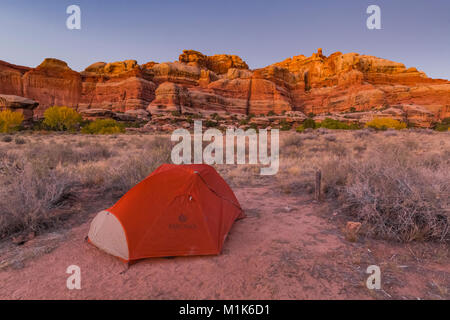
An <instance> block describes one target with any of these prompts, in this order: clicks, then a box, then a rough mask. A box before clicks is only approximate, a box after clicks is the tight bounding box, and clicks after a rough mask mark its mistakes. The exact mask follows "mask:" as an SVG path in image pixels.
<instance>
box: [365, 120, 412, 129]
mask: <svg viewBox="0 0 450 320" xmlns="http://www.w3.org/2000/svg"><path fill="white" fill-rule="evenodd" d="M366 127H369V128H373V129H377V130H387V129H396V130H400V129H405V128H406V123H404V122H401V121H398V120H395V119H391V118H375V119H373V120H371V121H369V122H367V123H366Z"/></svg>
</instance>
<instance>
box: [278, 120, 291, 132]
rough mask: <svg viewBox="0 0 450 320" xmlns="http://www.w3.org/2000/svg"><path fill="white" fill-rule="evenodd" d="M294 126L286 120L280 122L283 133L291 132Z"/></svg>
mask: <svg viewBox="0 0 450 320" xmlns="http://www.w3.org/2000/svg"><path fill="white" fill-rule="evenodd" d="M291 128H292V125H291V124H290V123H288V122H286V121H285V120H283V121H281V122H280V130H281V131H289V130H291Z"/></svg>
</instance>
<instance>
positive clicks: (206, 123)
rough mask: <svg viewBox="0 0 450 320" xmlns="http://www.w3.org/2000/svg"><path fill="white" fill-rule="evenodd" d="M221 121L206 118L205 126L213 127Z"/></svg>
mask: <svg viewBox="0 0 450 320" xmlns="http://www.w3.org/2000/svg"><path fill="white" fill-rule="evenodd" d="M218 124H219V123H218V122H217V121H215V120H206V121H205V127H207V128H212V127H217V125H218Z"/></svg>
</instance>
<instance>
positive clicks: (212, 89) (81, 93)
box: [0, 49, 450, 126]
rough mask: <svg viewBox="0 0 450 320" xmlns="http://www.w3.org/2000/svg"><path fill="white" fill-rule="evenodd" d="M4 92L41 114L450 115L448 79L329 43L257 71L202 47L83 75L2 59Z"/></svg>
mask: <svg viewBox="0 0 450 320" xmlns="http://www.w3.org/2000/svg"><path fill="white" fill-rule="evenodd" d="M0 94H6V95H15V96H22V97H26V98H29V99H32V100H35V101H37V102H38V103H39V106H38V107H37V108H35V109H34V115H35V117H39V116H42V113H43V111H44V110H45V109H46V108H48V107H50V106H52V105H66V106H69V107H72V108H76V109H78V110H80V111H81V112H82V113H83V114H85V115H91V116H92V115H95V114H102V115H103V116H106V115H110V114H117V113H119V114H121V116H120V117H121V118H123V119H127V116H125V115H126V114H127V115H128V116H129V117H131V116H132V115H133V116H136V115H137V114H139V116H140V117H144V118H146V117H147V115H146V111H147V112H150V113H151V114H157V113H167V112H173V111H178V112H181V113H183V112H195V113H197V112H205V113H208V112H209V113H219V114H228V113H235V114H255V115H262V114H268V113H271V114H272V113H275V114H282V113H285V112H287V111H298V112H303V113H304V114H310V113H313V114H315V115H330V114H338V113H344V112H345V113H346V114H347V118H348V117H349V116H351V115H352V114H353V113H355V112H356V113H358V112H378V113H380V112H381V113H383V110H387V109H389V108H394V109H396V110H400V111H401V113H402V116H403V118H404V119H407V120H408V121H410V122H412V123H415V124H417V125H420V126H429V125H430V124H431V123H432V122H433V121H437V120H439V119H443V118H445V117H449V116H450V82H449V81H448V80H439V79H431V78H429V77H427V76H426V75H425V74H424V73H423V72H420V71H418V70H417V69H415V68H406V67H405V66H404V65H403V64H401V63H397V62H393V61H389V60H385V59H381V58H377V57H373V56H367V55H359V54H357V53H346V54H343V53H340V52H336V53H333V54H331V55H329V56H328V57H327V56H325V55H324V54H323V52H322V50H321V49H319V50H318V52H317V53H315V54H313V55H312V56H311V57H305V56H303V55H299V56H294V57H292V58H289V59H286V60H284V61H281V62H279V63H275V64H273V65H270V66H267V67H265V68H261V69H256V70H249V68H248V65H247V64H246V63H245V62H244V61H243V60H242V59H241V58H240V57H238V56H235V55H213V56H206V55H204V54H202V53H200V52H198V51H194V50H184V51H183V53H182V54H181V55H180V57H179V61H176V62H165V63H156V62H148V63H146V64H143V65H139V64H138V63H137V62H136V61H135V60H126V61H121V62H112V63H106V62H97V63H94V64H92V65H91V66H89V67H87V68H86V69H85V70H84V71H83V72H76V71H74V70H72V69H70V68H69V67H68V65H67V64H66V63H65V62H63V61H60V60H57V59H46V60H44V62H42V63H41V64H40V65H39V66H38V67H36V68H28V67H21V66H16V65H12V64H9V63H6V62H3V61H0ZM28 110H29V108H28ZM145 110H146V111H145ZM355 117H356V118H358V117H357V115H356V116H355ZM361 117H363V114H361ZM361 117H360V118H361Z"/></svg>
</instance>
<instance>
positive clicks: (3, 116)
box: [0, 109, 24, 133]
mask: <svg viewBox="0 0 450 320" xmlns="http://www.w3.org/2000/svg"><path fill="white" fill-rule="evenodd" d="M23 120H24V118H23V114H22V113H20V112H17V111H11V110H9V109H7V110H2V111H0V132H3V133H8V132H13V131H17V130H18V129H19V128H20V125H21V124H22V122H23Z"/></svg>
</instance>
